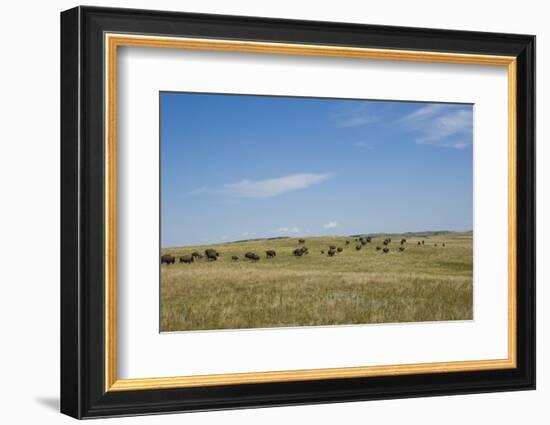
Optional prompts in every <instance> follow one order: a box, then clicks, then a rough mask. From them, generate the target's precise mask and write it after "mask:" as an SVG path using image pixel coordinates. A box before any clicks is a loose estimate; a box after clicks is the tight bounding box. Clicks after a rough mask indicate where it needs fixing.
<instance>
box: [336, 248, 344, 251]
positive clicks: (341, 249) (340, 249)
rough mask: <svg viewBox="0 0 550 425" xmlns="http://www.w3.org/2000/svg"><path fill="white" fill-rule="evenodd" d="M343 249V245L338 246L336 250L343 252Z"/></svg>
mask: <svg viewBox="0 0 550 425" xmlns="http://www.w3.org/2000/svg"><path fill="white" fill-rule="evenodd" d="M343 250H344V248H342V247H338V248H336V251H338V252H342V251H343Z"/></svg>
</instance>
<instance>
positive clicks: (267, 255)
mask: <svg viewBox="0 0 550 425" xmlns="http://www.w3.org/2000/svg"><path fill="white" fill-rule="evenodd" d="M276 255H277V253H276V252H275V251H273V250H272V249H268V250H267V251H266V252H265V256H266V257H267V258H273V257H275V256H276Z"/></svg>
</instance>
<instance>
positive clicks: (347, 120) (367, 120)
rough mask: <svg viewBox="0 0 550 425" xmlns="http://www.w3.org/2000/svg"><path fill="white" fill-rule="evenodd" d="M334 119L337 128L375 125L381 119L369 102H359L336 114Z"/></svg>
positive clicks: (333, 116)
mask: <svg viewBox="0 0 550 425" xmlns="http://www.w3.org/2000/svg"><path fill="white" fill-rule="evenodd" d="M332 119H333V121H334V125H335V126H336V127H340V128H350V127H360V126H363V125H367V124H372V123H375V122H377V121H380V119H381V117H380V116H379V115H378V114H376V113H375V112H374V111H373V108H372V107H371V106H370V105H369V103H368V102H358V103H356V104H354V105H353V106H351V107H350V106H347V107H346V108H344V109H342V110H340V111H338V112H336V113H334V114H333V115H332Z"/></svg>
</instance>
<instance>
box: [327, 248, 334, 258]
mask: <svg viewBox="0 0 550 425" xmlns="http://www.w3.org/2000/svg"><path fill="white" fill-rule="evenodd" d="M327 254H328V256H329V257H334V254H336V250H335V249H332V248H331V249H329V250H328V253H327Z"/></svg>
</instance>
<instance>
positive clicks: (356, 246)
mask: <svg viewBox="0 0 550 425" xmlns="http://www.w3.org/2000/svg"><path fill="white" fill-rule="evenodd" d="M361 248H363V245H355V249H356V250H357V251H360V250H361Z"/></svg>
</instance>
